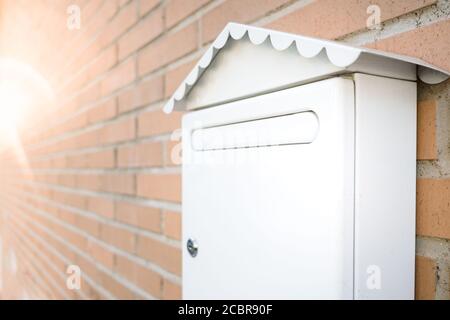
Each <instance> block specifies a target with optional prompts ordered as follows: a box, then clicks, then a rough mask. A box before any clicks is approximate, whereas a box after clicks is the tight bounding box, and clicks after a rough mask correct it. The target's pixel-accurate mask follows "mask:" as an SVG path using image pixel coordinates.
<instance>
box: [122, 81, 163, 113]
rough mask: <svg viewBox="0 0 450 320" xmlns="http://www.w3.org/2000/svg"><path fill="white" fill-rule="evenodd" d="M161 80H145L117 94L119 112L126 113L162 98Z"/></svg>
mask: <svg viewBox="0 0 450 320" xmlns="http://www.w3.org/2000/svg"><path fill="white" fill-rule="evenodd" d="M163 90H164V89H163V78H162V77H157V78H152V79H149V80H145V81H143V82H141V83H139V84H138V85H137V86H135V87H132V88H130V89H127V90H125V91H123V92H121V93H120V94H119V98H118V104H119V112H120V113H122V112H127V111H130V110H133V109H135V108H138V107H142V106H145V105H147V104H151V103H153V102H156V101H159V100H161V99H162V98H163Z"/></svg>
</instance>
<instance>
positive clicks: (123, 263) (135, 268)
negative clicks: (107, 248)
mask: <svg viewBox="0 0 450 320" xmlns="http://www.w3.org/2000/svg"><path fill="white" fill-rule="evenodd" d="M115 270H116V272H117V273H119V274H120V275H122V276H123V277H125V278H126V279H128V280H129V281H131V282H133V283H135V284H136V285H138V286H139V287H140V288H141V289H143V290H145V291H146V292H148V293H149V294H151V295H152V296H153V297H155V298H159V297H160V296H161V282H162V278H161V276H160V275H159V274H157V273H156V272H154V271H152V270H150V269H148V268H146V267H144V266H142V265H140V264H137V263H135V262H133V261H131V260H130V259H128V258H125V257H122V256H117V259H116V267H115Z"/></svg>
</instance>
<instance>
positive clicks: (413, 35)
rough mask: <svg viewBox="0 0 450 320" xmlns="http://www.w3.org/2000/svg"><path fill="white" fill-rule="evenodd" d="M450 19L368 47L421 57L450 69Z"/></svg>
mask: <svg viewBox="0 0 450 320" xmlns="http://www.w3.org/2000/svg"><path fill="white" fill-rule="evenodd" d="M449 30H450V19H446V20H444V21H440V22H435V23H433V24H431V25H428V26H425V27H421V28H418V29H414V30H412V31H409V32H404V33H400V34H399V35H395V36H392V37H389V38H387V39H383V40H380V41H377V42H375V43H373V44H370V45H369V46H368V47H371V48H374V49H378V50H383V51H388V52H394V53H398V54H404V55H408V56H411V57H416V58H420V59H422V60H425V61H427V62H429V63H431V64H433V65H435V66H437V67H441V68H442V69H444V70H450V59H448V52H450V41H448V33H449Z"/></svg>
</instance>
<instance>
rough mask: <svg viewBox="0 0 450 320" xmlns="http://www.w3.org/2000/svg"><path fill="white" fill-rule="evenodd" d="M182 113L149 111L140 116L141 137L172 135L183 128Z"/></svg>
mask: <svg viewBox="0 0 450 320" xmlns="http://www.w3.org/2000/svg"><path fill="white" fill-rule="evenodd" d="M182 115H183V114H182V113H181V112H172V113H171V114H165V113H164V112H163V111H161V110H158V111H149V112H145V113H142V114H140V115H139V118H138V127H139V132H138V135H139V137H144V136H152V135H157V134H162V133H170V132H172V131H174V130H176V129H180V128H181V117H182Z"/></svg>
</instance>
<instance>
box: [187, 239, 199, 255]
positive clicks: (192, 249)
mask: <svg viewBox="0 0 450 320" xmlns="http://www.w3.org/2000/svg"><path fill="white" fill-rule="evenodd" d="M186 247H187V250H188V252H189V254H190V255H191V256H192V257H195V256H196V255H197V252H198V245H197V242H196V241H195V240H192V239H189V240H188V241H187V244H186Z"/></svg>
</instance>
